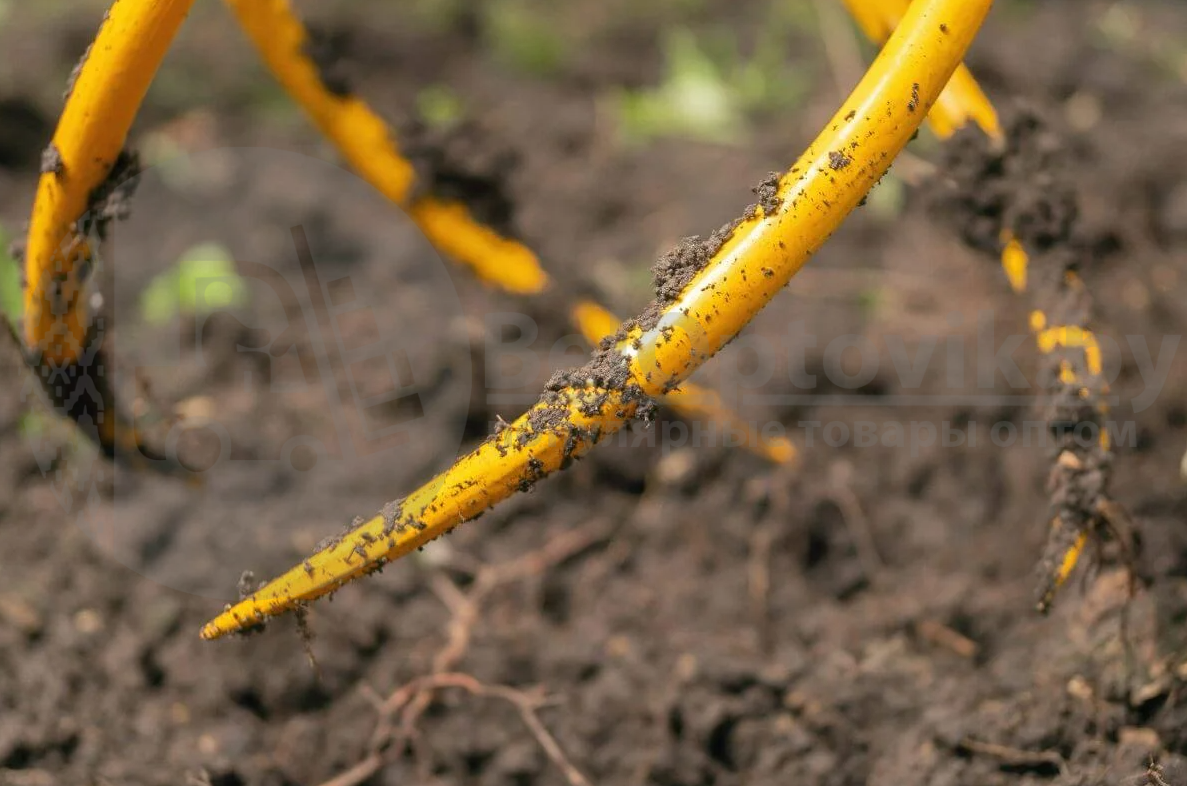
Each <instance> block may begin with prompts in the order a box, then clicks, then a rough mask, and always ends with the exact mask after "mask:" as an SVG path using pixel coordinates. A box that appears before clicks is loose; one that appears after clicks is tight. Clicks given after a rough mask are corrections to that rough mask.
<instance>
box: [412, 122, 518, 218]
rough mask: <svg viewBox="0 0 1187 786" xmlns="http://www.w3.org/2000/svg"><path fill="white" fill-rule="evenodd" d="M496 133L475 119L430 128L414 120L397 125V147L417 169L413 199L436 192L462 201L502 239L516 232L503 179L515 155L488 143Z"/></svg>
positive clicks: (440, 196)
mask: <svg viewBox="0 0 1187 786" xmlns="http://www.w3.org/2000/svg"><path fill="white" fill-rule="evenodd" d="M492 138H497V137H496V135H494V134H491V133H489V129H486V128H483V127H481V126H480V125H479V124H478V123H477V122H474V121H471V122H464V123H462V124H461V125H459V126H456V127H451V128H444V129H440V128H431V127H429V126H427V125H425V124H424V123H421V122H420V121H417V120H408V121H406V122H405V123H404V124H403V125H402V126H401V127H400V129H399V133H398V134H397V139H399V142H400V150H401V152H402V153H403V155H404V156H405V157H406V158H407V159H408V160H409V161H410V162H411V163H412V166H413V168H414V169H415V170H416V182H415V184H414V186H413V194H412V200H413V201H416V199H418V198H420V197H424V196H434V197H437V198H438V199H442V200H446V201H456V202H461V203H462V204H464V205H465V206H466V207H467V208H469V210H470V212H471V213H472V214H473V216H474V217H475V218H476V219H477V220H478V221H480V222H482V223H483V224H485V225H486V226H488V227H490V228H491V229H494V230H495V231H496V232H498V233H499V234H500V235H502V236H503V237H506V238H517V237H518V236H519V234H518V231H517V229H516V225H515V206H514V203H513V202H512V199H511V196H510V194H509V191H508V185H507V181H508V178H509V177H510V176H511V173H512V172H513V171H514V169H515V167H516V165H517V159H518V154H517V153H515V152H514V150H513V149H511V148H508V147H500V146H499V145H498V144H492V141H491V140H492Z"/></svg>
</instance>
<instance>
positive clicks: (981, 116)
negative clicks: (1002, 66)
mask: <svg viewBox="0 0 1187 786" xmlns="http://www.w3.org/2000/svg"><path fill="white" fill-rule="evenodd" d="M844 3H845V7H846V8H848V9H849V15H850V16H852V17H853V19H854V21H855V22H857V26H858V27H859V28H861V31H862V33H864V34H865V36H866V38H868V39H870V41H872V42H873V43H875V44H879V45H881V44H884V43H885V42H886V39H888V38H889V37H890V34H891V33H893V32H894V29H895V28H896V27H898V25H899V22H901V21H902V19H903V16H904V15H905V14H906V12H907V9H908V7H909V6H910V5H911V0H844ZM927 121H928V125H929V126H931V129H932V130H933V131H934V132H935V134H936V136H938V137H940V138H941V139H947V138H948V137H950V136H952V135H953V134H955V133H956V132H957V131H958V130H960V129H961V128H963V127H964V126H965V125H966V124H968V122H969V121H972V122H974V123H976V124H977V125H978V126H980V127H981V130H983V131H984V132H985V133H986V134H987V135H988V136H989V137H990V138H992V139H1001V137H1002V130H1001V124H1000V123H999V122H998V118H997V111H996V110H995V109H994V108H993V104H992V103H991V102H990V100H989V98H988V97H987V96H986V95H985V91H983V90H982V89H981V86H980V85H979V84H977V80H976V78H975V77H974V76H973V73H972V71H970V70H969V69H968V67H967V66H965V65H964V64H963V63H962V64H961V65H960V66H959V67H958V68H957V69H956V71H955V72H953V74H952V78H951V80H949V82H948V86H947V87H945V88H944V92H943V93H941V94H940V98H939V100H938V101H937V102H936V105H935V106H933V107H932V109H931V112H930V113H929V114H928V117H927Z"/></svg>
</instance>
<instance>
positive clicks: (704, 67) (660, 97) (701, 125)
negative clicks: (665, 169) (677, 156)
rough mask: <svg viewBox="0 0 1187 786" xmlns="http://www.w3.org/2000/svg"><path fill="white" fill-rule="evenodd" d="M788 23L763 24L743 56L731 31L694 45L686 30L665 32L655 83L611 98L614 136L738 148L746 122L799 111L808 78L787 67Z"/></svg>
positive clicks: (785, 20) (791, 24)
mask: <svg viewBox="0 0 1187 786" xmlns="http://www.w3.org/2000/svg"><path fill="white" fill-rule="evenodd" d="M794 27H795V23H794V20H793V19H790V18H781V21H776V20H771V24H767V25H764V26H763V28H762V30H761V32H760V34H759V38H758V40H757V41H756V43H755V47H754V52H753V54H752V55H751V56H750V57H749V58H746V57H744V56H743V55H742V54H741V52H740V51H739V46H738V41H737V38H736V37H735V35H734V34H733V33H732V31H725V30H720V31H717V32H716V33H715V34H710V35H708V36H706V37H704V38H702V39H698V37H697V36H696V35H695V34H694V33H693V32H692V31H691V30H689V29H687V28H684V27H675V28H672V29H670V30H667V31H665V33H664V37H663V41H662V47H663V55H664V77H663V81H662V82H661V83H660V84H659V85H658V86H656V87H652V88H644V89H641V90H625V89H624V90H620V91H618V92H617V93H616V94H614V95H613V101H614V107H615V110H616V114H617V117H618V121H619V129H620V131H621V133H622V135H623V137H624V138H625V139H626V140H627V141H628V142H636V143H637V142H645V141H647V140H649V139H654V138H657V137H683V138H686V139H696V140H700V141H704V142H715V143H719V144H731V143H733V144H742V143H744V142H745V141H746V136H747V134H748V131H749V124H748V122H747V118H748V115H750V114H752V113H756V112H768V111H778V110H781V109H789V108H794V107H796V106H798V105H799V104H801V103H802V102H803V100H804V98H805V97H806V96H807V94H808V91H809V90H810V89H811V85H812V75H811V74H809V73H806V72H805V70H804V69H803V68H801V67H796V66H794V65H793V64H791V63H790V62H789V61H788V56H787V53H788V51H790V42H789V34H790V32H791V31H792V30H793V29H794Z"/></svg>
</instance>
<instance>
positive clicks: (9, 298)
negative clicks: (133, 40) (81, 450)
mask: <svg viewBox="0 0 1187 786" xmlns="http://www.w3.org/2000/svg"><path fill="white" fill-rule="evenodd" d="M0 2H3V0H0ZM10 242H11V238H10V237H9V235H8V233H7V232H6V231H5V229H4V227H2V226H0V311H3V312H4V316H5V317H7V318H8V321H9V322H11V323H12V324H13V325H19V324H20V321H21V313H22V309H23V308H24V293H23V292H22V291H21V270H20V264H19V263H18V262H17V261H16V260H15V259H13V258H12V255H11V254H9V252H8V246H9V243H10Z"/></svg>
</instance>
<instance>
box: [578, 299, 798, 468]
mask: <svg viewBox="0 0 1187 786" xmlns="http://www.w3.org/2000/svg"><path fill="white" fill-rule="evenodd" d="M572 316H573V321H574V322H575V323H576V324H577V328H578V329H579V330H580V331H581V334H582V335H583V336H585V340H586V341H588V342H589V343H590V344H592V345H593V346H595V347H596V346H597V345H598V344H599V343H601V341H602V339H604V338H606V337H607V336H612V335H614V334H615V333H616V332H618V329H619V327H620V326H621V325H622V320H621V319H619V318H618V317H616V316H614V314H612V313H610V311H608V310H607V309H605V308H602V307H601V306H600V305H598V304H597V303H594V302H593V301H590V300H583V301H581V302H579V303H578V304H577V305H576V306H574V307H573V314H572ZM658 400H659V403H661V404H663V405H664V406H667V407H671V408H672V409H673V410H675V412H676V413H677V414H678V415H680V416H681V417H683V418H685V419H686V420H692V421H704V422H709V423H714V424H717V425H720V426H722V427H723V428H725V429H728V430H729V433H730V434H733V435H739V436H740V438H741V439H742V442H741V444H740V445H739V447H744V448H746V449H747V450H749V451H751V452H753V453H756V454H758V455H759V456H762V457H763V458H765V459H767V460H768V461H772V462H774V463H776V464H790V463H791V462H793V461H795V460H796V457H797V455H798V453H797V452H796V449H795V445H794V444H792V442H791V440H789V439H787V438H786V437H784V436H782V435H766V434H763V433H762V432H760V431H759V430H758V429H757V428H756V427H755V425H754V424H753V423H748V422H747V421H745V420H743V419H742V418H740V417H739V416H738V415H737V413H735V412H734V411H733V410H731V409H730V408H729V407H727V406H726V405H725V402H724V401H722V400H721V396H720V395H718V393H717V392H716V391H714V390H710V389H709V388H706V387H702V386H701V385H698V384H696V383H695V382H682V383H680V387H678V388H676V389H675V390H673V391H671V392H670V393H668V394H667V395H665V396H661V397H660V398H659V399H658Z"/></svg>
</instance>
